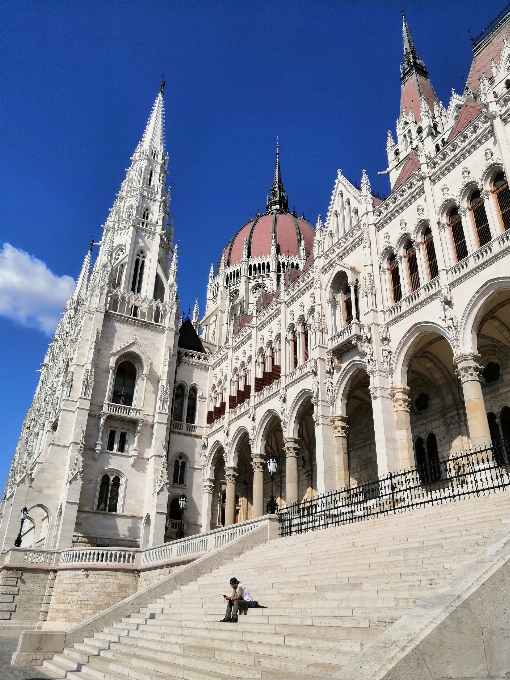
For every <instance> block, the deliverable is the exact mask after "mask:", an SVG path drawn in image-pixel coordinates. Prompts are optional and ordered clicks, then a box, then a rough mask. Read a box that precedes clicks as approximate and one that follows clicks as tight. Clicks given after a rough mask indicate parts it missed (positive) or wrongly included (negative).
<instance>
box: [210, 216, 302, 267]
mask: <svg viewBox="0 0 510 680" xmlns="http://www.w3.org/2000/svg"><path fill="white" fill-rule="evenodd" d="M273 233H274V235H275V241H276V252H277V253H278V254H279V255H290V256H293V257H298V256H299V245H300V243H301V239H302V238H303V240H304V243H305V250H306V257H307V258H308V256H309V255H310V253H311V252H312V249H313V239H314V233H315V232H314V229H313V227H312V225H311V224H310V223H309V222H307V221H306V220H305V219H303V218H298V217H296V216H295V215H293V214H291V213H278V212H274V213H272V214H269V215H268V214H266V215H260V216H258V217H256V218H255V219H254V220H251V221H250V222H247V224H245V225H244V226H243V227H241V229H239V231H238V232H237V234H236V235H235V236H234V238H233V239H232V240H231V241H230V242H229V243H228V244H227V246H226V248H225V250H224V251H223V254H222V257H223V260H224V263H225V267H230V266H232V265H235V264H237V263H238V262H240V261H241V260H242V259H243V246H244V241H245V239H246V240H247V242H248V257H266V256H270V255H271V241H272V237H273Z"/></svg>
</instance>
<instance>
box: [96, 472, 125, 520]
mask: <svg viewBox="0 0 510 680" xmlns="http://www.w3.org/2000/svg"><path fill="white" fill-rule="evenodd" d="M119 495H120V476H119V475H116V474H115V473H107V472H106V473H105V474H104V475H103V476H102V477H101V484H100V486H99V496H98V499H97V510H99V511H100V512H118V505H119Z"/></svg>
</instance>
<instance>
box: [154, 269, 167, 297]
mask: <svg viewBox="0 0 510 680" xmlns="http://www.w3.org/2000/svg"><path fill="white" fill-rule="evenodd" d="M153 298H154V300H158V301H159V302H164V301H165V285H164V283H163V281H162V280H161V276H160V275H159V274H156V280H155V281H154V295H153Z"/></svg>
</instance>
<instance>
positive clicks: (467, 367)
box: [455, 358, 482, 384]
mask: <svg viewBox="0 0 510 680" xmlns="http://www.w3.org/2000/svg"><path fill="white" fill-rule="evenodd" d="M481 371H482V367H481V366H480V364H478V363H477V362H476V361H475V359H474V358H472V359H469V358H462V360H461V362H459V363H458V364H457V368H456V369H455V372H456V374H457V375H458V377H459V379H460V382H461V383H462V384H464V383H467V382H473V381H474V382H480V373H481Z"/></svg>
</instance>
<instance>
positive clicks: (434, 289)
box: [385, 276, 441, 323]
mask: <svg viewBox="0 0 510 680" xmlns="http://www.w3.org/2000/svg"><path fill="white" fill-rule="evenodd" d="M440 288H441V284H440V283H439V277H437V276H436V278H435V279H432V281H427V283H425V284H424V285H423V286H420V287H419V288H417V289H416V290H415V291H413V292H412V293H410V294H409V295H406V297H404V298H402V299H401V300H399V301H398V302H396V303H395V304H394V305H392V306H391V307H389V308H388V309H387V310H386V312H385V319H386V323H388V321H392V320H393V319H396V318H397V317H398V316H400V315H402V314H405V313H406V312H408V311H409V310H410V311H414V310H415V309H418V308H419V307H422V306H423V305H424V304H426V303H427V302H430V300H431V299H432V297H433V296H434V295H435V294H436V293H438V292H439V290H440Z"/></svg>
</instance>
